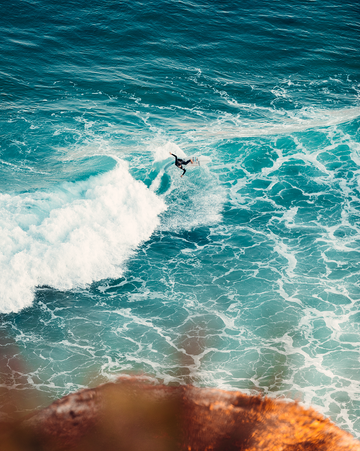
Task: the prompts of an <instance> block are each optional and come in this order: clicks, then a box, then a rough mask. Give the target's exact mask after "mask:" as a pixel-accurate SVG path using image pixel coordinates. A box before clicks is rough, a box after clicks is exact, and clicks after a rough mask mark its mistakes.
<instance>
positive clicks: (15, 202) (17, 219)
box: [0, 161, 166, 313]
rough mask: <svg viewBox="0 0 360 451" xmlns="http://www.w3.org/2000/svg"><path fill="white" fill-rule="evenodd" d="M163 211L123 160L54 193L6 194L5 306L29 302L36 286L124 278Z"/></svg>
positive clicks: (2, 205) (0, 213)
mask: <svg viewBox="0 0 360 451" xmlns="http://www.w3.org/2000/svg"><path fill="white" fill-rule="evenodd" d="M165 209H166V206H165V203H164V201H163V200H162V199H160V198H159V197H158V196H156V194H154V193H153V192H151V191H150V190H149V189H148V188H147V187H146V186H145V185H144V184H143V183H142V182H139V181H136V180H135V179H134V178H133V177H132V176H131V175H130V173H129V171H128V166H127V164H126V163H125V162H123V161H119V163H118V165H117V166H116V168H115V169H113V170H112V171H110V172H108V173H106V174H103V175H101V176H97V177H90V178H89V179H88V180H86V181H81V182H76V183H64V184H63V185H61V187H60V188H59V189H58V190H57V191H55V192H36V193H26V194H20V195H16V196H11V195H8V194H0V218H1V219H0V249H1V251H0V286H1V287H2V290H1V293H0V312H2V313H9V312H18V311H19V310H21V309H23V308H24V307H27V306H30V305H31V303H32V301H33V298H34V291H35V288H36V287H37V286H41V285H49V286H51V287H54V288H56V289H59V290H69V289H73V288H75V287H85V286H86V285H87V284H89V283H91V282H93V281H95V280H100V279H103V278H108V277H113V278H114V277H119V276H120V275H121V274H122V270H123V264H124V262H125V261H126V259H127V258H128V257H129V256H130V255H131V252H132V251H133V250H134V249H135V248H136V247H137V246H138V245H139V244H140V243H141V242H142V241H144V240H147V239H149V237H150V236H151V234H152V233H153V231H154V230H155V228H156V227H157V226H158V225H159V214H160V213H161V212H163V211H164V210H165Z"/></svg>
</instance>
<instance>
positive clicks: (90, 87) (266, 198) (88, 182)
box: [0, 0, 360, 437]
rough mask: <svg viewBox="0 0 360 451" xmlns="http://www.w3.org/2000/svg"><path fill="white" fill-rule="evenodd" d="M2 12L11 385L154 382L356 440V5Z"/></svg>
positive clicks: (41, 388)
mask: <svg viewBox="0 0 360 451" xmlns="http://www.w3.org/2000/svg"><path fill="white" fill-rule="evenodd" d="M2 10H3V12H5V13H6V14H2V18H1V19H0V25H1V26H0V29H1V38H0V46H1V56H0V59H1V65H0V77H1V78H0V80H1V84H0V95H1V97H0V99H1V104H0V105H1V111H0V121H1V124H0V130H1V131H0V133H1V142H0V174H1V177H0V287H1V290H0V311H1V313H2V314H1V324H0V342H1V349H2V351H1V359H0V363H1V365H0V373H1V384H2V387H7V388H11V389H12V390H11V392H13V393H14V394H16V393H17V394H20V395H21V397H23V398H26V397H29V398H32V399H36V401H35V404H37V405H38V406H42V405H46V404H47V403H48V402H50V401H51V400H53V399H56V398H58V397H60V396H62V395H64V394H67V393H69V392H71V391H74V390H76V389H78V388H81V387H84V386H87V385H94V384H97V383H99V382H103V381H105V380H108V379H109V378H110V379H111V378H112V377H113V376H114V375H116V374H119V373H121V372H125V373H129V372H130V373H131V372H134V371H135V372H145V373H147V374H148V375H150V376H152V377H155V378H157V379H158V380H160V381H162V382H165V383H174V382H180V383H185V382H191V383H194V384H196V385H199V386H217V387H221V388H226V389H240V390H242V391H244V392H247V393H254V392H259V391H260V392H262V393H265V394H269V395H271V396H285V397H289V398H291V399H299V400H301V401H302V402H303V403H304V404H305V405H307V406H308V405H312V406H314V407H315V408H316V409H318V410H320V411H321V412H322V413H324V414H325V415H327V416H330V417H331V418H332V419H333V420H334V421H335V422H336V423H337V424H338V425H339V426H341V427H343V428H345V429H347V430H349V431H350V432H351V433H353V434H354V435H355V436H357V437H359V435H360V420H359V418H360V417H359V414H360V385H359V381H360V361H359V342H360V327H359V320H360V313H359V305H360V304H359V299H360V286H359V273H360V259H359V257H360V252H359V251H360V226H359V212H360V192H359V191H360V187H359V185H360V137H359V123H360V120H359V118H360V98H359V92H360V79H359V76H360V64H359V61H360V59H359V45H358V44H359V42H358V32H359V17H360V16H359V13H360V9H359V6H357V5H356V4H351V3H348V4H344V3H339V2H336V1H334V0H333V1H330V2H327V3H326V4H322V3H319V2H305V1H294V2H291V4H290V5H284V4H283V3H282V2H273V3H272V4H271V5H270V6H269V4H268V2H261V1H260V2H255V3H254V2H251V3H250V2H245V3H244V2H235V3H234V2H231V3H230V2H229V3H227V2H221V4H218V2H212V1H196V2H188V1H184V2H175V1H170V0H168V1H162V2H160V3H159V2H156V3H154V2H151V1H150V2H146V3H142V2H137V1H133V2H120V3H118V4H116V3H114V2H104V1H101V2H100V1H95V2H91V3H89V2H81V1H80V2H76V3H72V2H64V3H63V4H61V5H60V4H58V3H54V2H51V1H44V0H42V1H37V2H32V1H17V2H15V3H14V2H11V4H8V3H6V4H4V5H2ZM169 152H173V153H176V154H178V155H179V156H181V155H184V153H185V154H186V155H207V156H209V157H210V158H211V159H212V162H211V163H210V164H209V165H208V166H204V167H201V168H198V169H193V170H188V171H187V173H186V175H185V176H184V177H183V178H180V174H181V172H180V171H179V170H178V169H177V168H176V167H175V166H173V165H171V166H169V163H170V162H171V161H172V160H173V158H172V157H170V155H169ZM6 392H8V390H6ZM2 393H4V392H2ZM0 398H1V399H2V401H1V399H0V401H1V402H2V403H3V404H6V401H5V398H6V397H5V395H2V397H0Z"/></svg>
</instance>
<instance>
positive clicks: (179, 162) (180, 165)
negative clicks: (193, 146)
mask: <svg viewBox="0 0 360 451" xmlns="http://www.w3.org/2000/svg"><path fill="white" fill-rule="evenodd" d="M169 154H170V155H172V156H173V157H175V166H177V167H178V168H180V169H182V170H183V171H184V172H183V173H182V175H181V177H182V176H183V175H184V174H185V172H186V169H185V168H183V165H184V166H186V165H187V164H189V163H192V162H193V161H192V159H191V158H190V160H188V161H185V160H182V159H181V158H178V157H177V156H176V155H174V154H173V153H171V152H169Z"/></svg>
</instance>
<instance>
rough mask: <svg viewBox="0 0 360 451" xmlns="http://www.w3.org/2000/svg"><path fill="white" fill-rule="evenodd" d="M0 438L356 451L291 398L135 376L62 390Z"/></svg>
mask: <svg viewBox="0 0 360 451" xmlns="http://www.w3.org/2000/svg"><path fill="white" fill-rule="evenodd" d="M2 443H3V446H4V447H2V449H4V450H6V451H7V450H8V449H9V450H11V451H18V450H21V451H22V450H25V449H26V450H35V449H36V450H46V451H47V450H56V451H58V450H59V451H60V450H84V451H95V450H104V451H105V450H106V451H108V450H110V451H112V450H126V451H135V450H136V451H153V450H154V451H155V450H156V451H173V450H181V451H183V450H186V451H200V450H201V451H203V450H209V451H210V450H213V451H231V450H242V451H258V450H266V451H268V450H279V451H280V450H281V451H310V450H316V451H325V450H326V451H330V450H331V451H350V450H351V451H360V442H358V441H357V440H355V439H354V438H353V437H352V436H351V435H350V434H349V433H347V432H344V431H342V430H341V429H339V428H338V427H337V426H335V425H334V424H333V423H332V422H331V421H330V420H328V419H325V418H324V417H323V416H322V415H320V414H319V413H317V412H316V411H314V410H312V409H304V408H303V407H301V406H300V405H299V404H297V403H289V402H284V401H280V400H273V399H269V398H262V397H260V396H247V395H244V394H242V393H239V392H228V391H223V390H218V389H205V388H196V387H193V386H189V385H187V386H176V387H169V386H165V385H155V384H152V383H149V382H148V381H146V380H145V379H141V378H139V377H131V378H128V377H126V378H119V379H118V381H117V382H116V383H109V384H105V385H102V386H100V387H98V388H94V389H86V390H82V391H80V392H78V393H74V394H71V395H68V396H66V397H64V398H62V399H60V400H58V401H56V402H54V403H53V404H52V405H50V406H49V407H48V408H46V409H44V410H42V411H40V412H38V413H36V414H34V415H33V416H32V417H30V418H28V419H27V420H25V421H22V422H21V424H20V425H17V426H16V427H15V428H13V429H12V430H11V432H10V433H8V435H7V436H6V437H3V438H2ZM29 443H30V445H31V446H28V444H29Z"/></svg>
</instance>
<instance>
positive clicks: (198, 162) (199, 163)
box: [186, 155, 211, 167]
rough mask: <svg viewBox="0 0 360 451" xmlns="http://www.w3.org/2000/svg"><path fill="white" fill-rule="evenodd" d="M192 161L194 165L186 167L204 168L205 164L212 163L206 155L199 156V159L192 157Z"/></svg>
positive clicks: (190, 164)
mask: <svg viewBox="0 0 360 451" xmlns="http://www.w3.org/2000/svg"><path fill="white" fill-rule="evenodd" d="M190 158H191V160H192V161H193V162H192V163H189V164H188V165H187V166H186V167H189V166H193V167H195V166H204V165H205V164H208V163H210V161H211V158H209V157H206V156H205V155H199V156H198V157H195V156H194V157H190Z"/></svg>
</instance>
